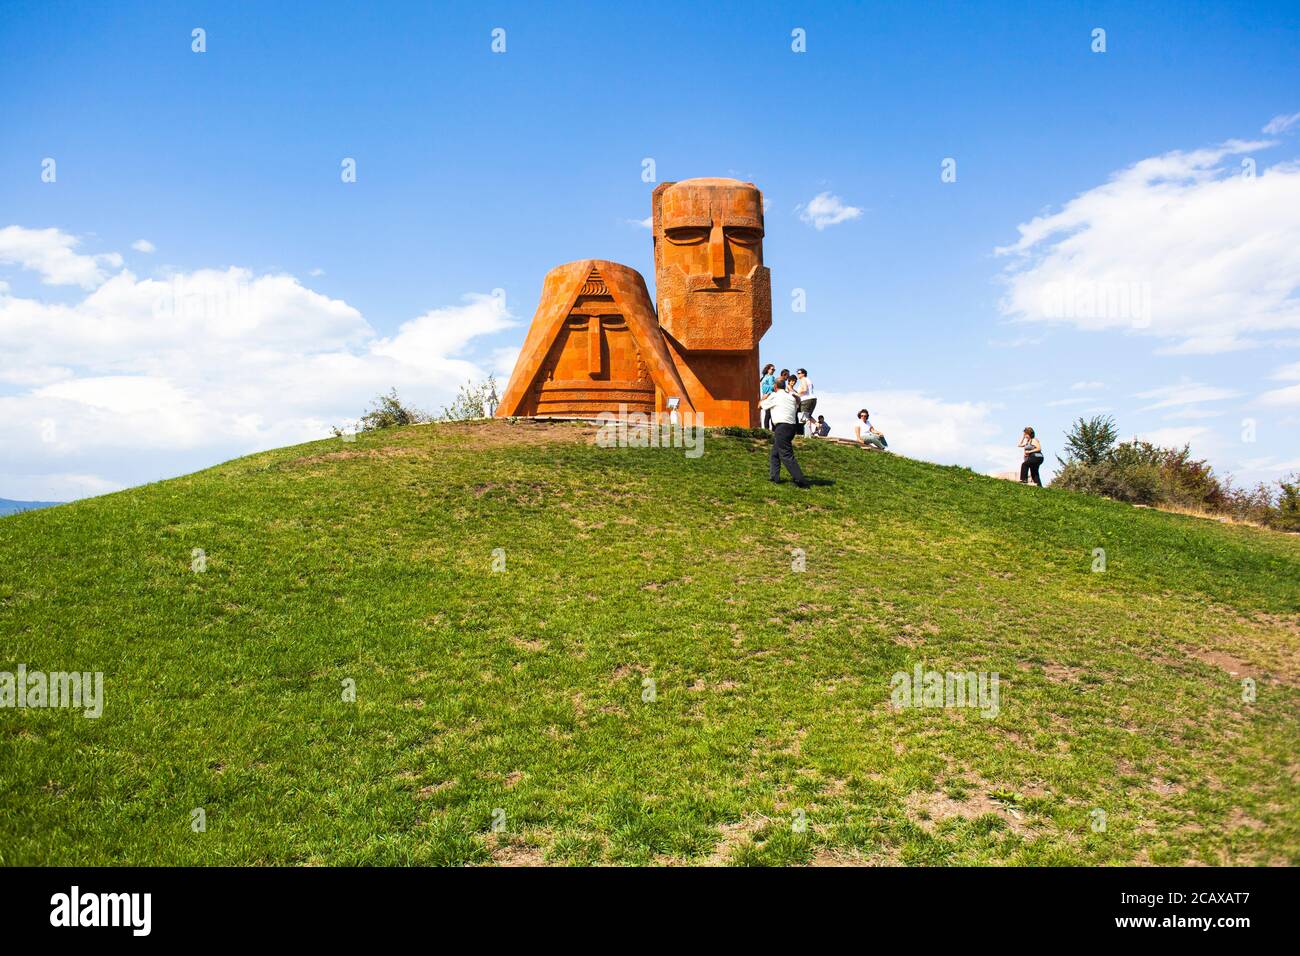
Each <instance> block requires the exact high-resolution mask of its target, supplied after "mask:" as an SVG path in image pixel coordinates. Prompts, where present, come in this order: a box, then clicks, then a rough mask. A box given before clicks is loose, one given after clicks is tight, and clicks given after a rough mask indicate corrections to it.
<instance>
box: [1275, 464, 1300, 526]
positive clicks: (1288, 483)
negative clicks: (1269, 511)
mask: <svg viewBox="0 0 1300 956" xmlns="http://www.w3.org/2000/svg"><path fill="white" fill-rule="evenodd" d="M1277 484H1278V488H1279V489H1280V490H1281V494H1280V495H1279V496H1278V503H1277V508H1276V510H1275V512H1274V518H1273V526H1274V527H1275V528H1278V529H1279V530H1281V531H1300V473H1297V474H1294V475H1290V476H1288V477H1286V478H1283V479H1282V480H1281V481H1279V482H1278V483H1277Z"/></svg>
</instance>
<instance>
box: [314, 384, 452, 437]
mask: <svg viewBox="0 0 1300 956" xmlns="http://www.w3.org/2000/svg"><path fill="white" fill-rule="evenodd" d="M431 420H432V419H430V417H429V415H428V414H427V413H425V412H422V411H420V410H419V409H418V408H413V407H411V406H408V405H405V404H403V402H402V400H401V399H400V398H398V397H397V389H395V388H394V389H391V390H390V391H389V393H388V394H387V395H380V396H378V397H376V398H375V400H374V401H373V402H371V403H370V410H369V411H368V412H366V413H365V414H364V415H362V416H361V420H360V421H358V422H357V426H356V430H357V431H359V432H373V431H377V430H379V429H381V428H392V427H393V426H394V425H415V424H419V423H422V422H427V421H431ZM331 431H333V432H334V435H335V436H336V437H342V436H343V434H344V431H343V429H341V428H339V427H338V426H335V427H334V428H333V429H331Z"/></svg>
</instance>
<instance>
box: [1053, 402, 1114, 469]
mask: <svg viewBox="0 0 1300 956" xmlns="http://www.w3.org/2000/svg"><path fill="white" fill-rule="evenodd" d="M1118 437H1119V431H1118V429H1116V427H1115V419H1113V418H1111V417H1109V416H1102V415H1098V416H1096V417H1095V418H1087V419H1085V418H1080V419H1079V420H1078V421H1076V422H1075V423H1074V427H1073V428H1072V429H1070V432H1069V434H1067V435H1066V436H1065V457H1064V458H1060V457H1058V458H1057V459H1056V460H1057V461H1059V462H1060V463H1061V464H1062V465H1068V464H1071V463H1076V464H1080V465H1085V466H1087V467H1090V468H1091V467H1095V466H1097V465H1100V464H1102V463H1104V462H1105V461H1106V459H1107V458H1108V457H1109V456H1110V453H1111V450H1112V449H1113V448H1114V447H1115V439H1116V438H1118Z"/></svg>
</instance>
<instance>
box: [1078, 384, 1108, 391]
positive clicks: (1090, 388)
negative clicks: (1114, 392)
mask: <svg viewBox="0 0 1300 956" xmlns="http://www.w3.org/2000/svg"><path fill="white" fill-rule="evenodd" d="M1105 387H1106V383H1105V382H1075V383H1074V384H1073V385H1071V386H1070V388H1071V389H1072V390H1073V391H1076V392H1084V391H1088V392H1091V391H1096V390H1097V389H1099V388H1105Z"/></svg>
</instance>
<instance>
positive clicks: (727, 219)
mask: <svg viewBox="0 0 1300 956" xmlns="http://www.w3.org/2000/svg"><path fill="white" fill-rule="evenodd" d="M722 224H723V225H724V226H735V227H736V228H738V229H757V230H758V231H759V232H762V231H763V221H762V220H761V219H755V218H754V217H753V216H723V217H722Z"/></svg>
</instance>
